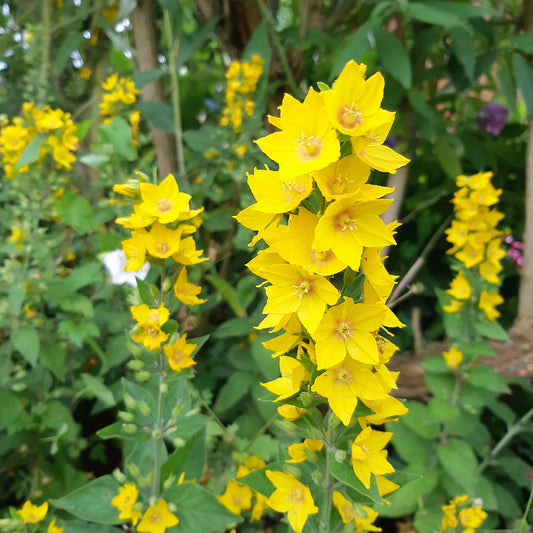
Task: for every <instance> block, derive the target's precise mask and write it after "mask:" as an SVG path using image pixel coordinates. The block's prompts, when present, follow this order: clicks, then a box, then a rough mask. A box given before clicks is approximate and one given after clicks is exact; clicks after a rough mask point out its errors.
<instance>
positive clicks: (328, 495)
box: [319, 411, 335, 533]
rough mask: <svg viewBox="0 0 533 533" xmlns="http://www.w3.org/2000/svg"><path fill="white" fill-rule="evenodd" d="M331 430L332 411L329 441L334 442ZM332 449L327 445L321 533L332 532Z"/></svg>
mask: <svg viewBox="0 0 533 533" xmlns="http://www.w3.org/2000/svg"><path fill="white" fill-rule="evenodd" d="M332 431H333V430H332V428H331V411H330V415H329V417H328V440H330V442H333V438H332V437H333V435H332ZM331 453H332V451H331V447H330V446H329V445H327V444H326V473H325V480H324V497H323V499H322V511H321V513H320V525H319V531H320V533H328V532H329V531H330V523H329V522H330V515H331V502H332V499H333V484H334V483H335V480H334V478H333V476H332V475H331V473H330V463H331Z"/></svg>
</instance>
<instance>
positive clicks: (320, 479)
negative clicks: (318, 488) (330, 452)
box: [311, 470, 324, 485]
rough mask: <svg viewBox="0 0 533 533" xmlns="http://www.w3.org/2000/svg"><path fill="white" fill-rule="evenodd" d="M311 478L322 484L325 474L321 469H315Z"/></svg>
mask: <svg viewBox="0 0 533 533" xmlns="http://www.w3.org/2000/svg"><path fill="white" fill-rule="evenodd" d="M311 479H312V480H313V481H314V482H315V483H316V484H317V485H322V483H323V482H324V475H323V474H322V472H320V470H313V473H312V474H311Z"/></svg>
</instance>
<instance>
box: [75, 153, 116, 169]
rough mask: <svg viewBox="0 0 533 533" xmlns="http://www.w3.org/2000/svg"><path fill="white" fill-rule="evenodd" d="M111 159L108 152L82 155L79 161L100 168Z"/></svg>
mask: <svg viewBox="0 0 533 533" xmlns="http://www.w3.org/2000/svg"><path fill="white" fill-rule="evenodd" d="M109 159H110V157H109V156H108V155H107V154H86V155H82V156H81V157H80V158H79V159H78V161H79V162H80V163H83V164H84V165H87V166H88V167H92V168H98V167H101V166H102V165H103V164H105V163H107V162H108V161H109Z"/></svg>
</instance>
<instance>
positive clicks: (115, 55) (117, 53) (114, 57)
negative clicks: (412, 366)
mask: <svg viewBox="0 0 533 533" xmlns="http://www.w3.org/2000/svg"><path fill="white" fill-rule="evenodd" d="M109 59H110V62H111V67H112V68H113V72H131V59H129V58H128V57H126V56H125V55H124V52H123V51H122V50H117V49H116V48H113V50H111V54H110V58H109Z"/></svg>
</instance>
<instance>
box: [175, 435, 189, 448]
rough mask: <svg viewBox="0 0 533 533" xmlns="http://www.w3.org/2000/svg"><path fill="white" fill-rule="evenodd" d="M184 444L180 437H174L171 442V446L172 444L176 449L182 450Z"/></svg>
mask: <svg viewBox="0 0 533 533" xmlns="http://www.w3.org/2000/svg"><path fill="white" fill-rule="evenodd" d="M185 442H186V441H185V439H182V438H181V437H176V438H175V439H173V440H172V444H174V446H175V447H176V448H183V446H185Z"/></svg>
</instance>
